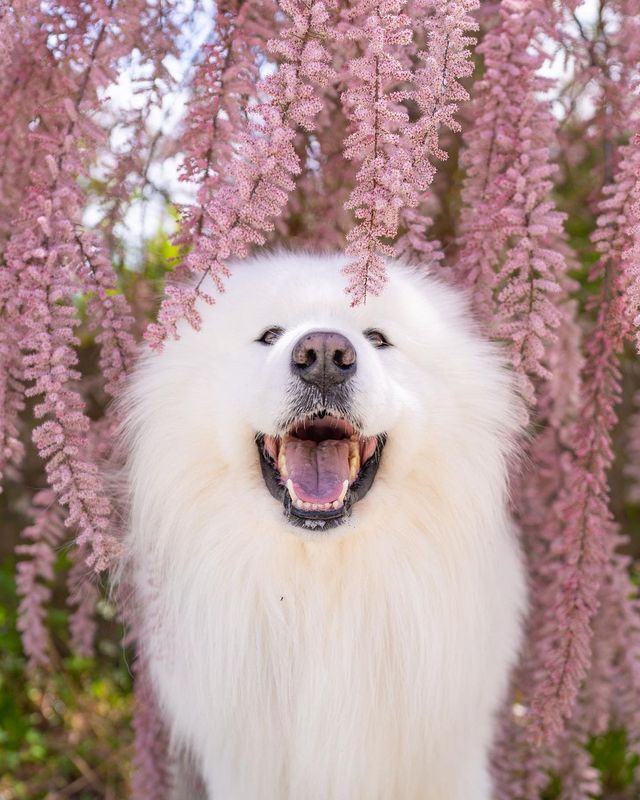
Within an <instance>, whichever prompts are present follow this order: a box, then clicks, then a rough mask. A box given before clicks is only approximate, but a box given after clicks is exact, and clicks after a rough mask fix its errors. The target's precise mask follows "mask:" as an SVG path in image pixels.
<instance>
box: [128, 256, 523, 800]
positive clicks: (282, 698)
mask: <svg viewBox="0 0 640 800" xmlns="http://www.w3.org/2000/svg"><path fill="white" fill-rule="evenodd" d="M345 263H346V260H345V258H344V257H342V256H335V257H327V256H323V257H315V256H310V255H306V254H298V255H282V254H280V255H272V256H262V257H258V258H256V259H254V260H252V261H248V262H245V263H242V264H239V265H236V266H235V268H234V270H233V275H232V277H231V279H230V280H229V281H228V285H227V290H226V292H225V293H224V294H223V295H222V296H221V297H220V298H219V300H218V302H217V303H216V305H215V306H214V307H211V308H210V307H204V308H202V314H203V322H202V330H201V331H199V332H196V331H194V330H192V329H190V328H189V327H188V326H187V325H186V324H185V325H184V327H183V328H182V329H181V331H180V333H181V336H180V339H179V340H178V341H176V342H170V343H168V344H167V346H166V348H165V350H164V352H163V353H162V354H160V355H158V354H148V355H146V356H145V357H144V358H143V360H142V361H141V363H140V365H139V368H138V369H137V371H136V373H135V375H134V378H133V380H132V382H131V385H130V389H129V392H128V395H127V398H126V401H125V407H124V411H125V414H126V426H125V435H124V442H125V445H126V447H127V451H128V462H127V472H126V480H127V489H128V493H129V525H128V531H127V535H126V539H125V545H126V562H125V566H124V569H125V570H126V571H127V572H128V575H129V580H131V581H132V582H133V584H134V585H135V587H136V590H137V597H138V600H139V603H140V607H141V613H142V615H143V619H144V625H145V629H144V637H143V638H144V640H145V645H146V648H147V650H146V652H147V655H148V658H149V661H150V666H151V675H152V680H153V682H154V684H155V688H156V691H157V694H158V697H159V700H160V703H161V707H162V709H163V712H164V714H165V715H166V720H167V723H168V725H169V727H170V730H171V733H172V739H173V741H174V743H176V745H177V746H178V747H179V748H181V749H182V750H183V751H185V752H187V753H188V754H189V755H190V757H191V758H192V760H193V763H194V764H195V765H196V767H197V769H198V771H199V773H200V774H201V776H202V779H203V782H204V784H205V785H206V788H207V793H208V794H207V796H208V797H209V798H215V800H263V799H264V800H487V799H488V798H490V797H491V781H490V776H489V770H488V754H489V750H490V745H491V741H492V736H493V733H494V728H495V712H496V709H497V707H498V706H499V705H500V703H501V701H502V700H503V699H504V697H505V691H506V687H507V680H508V673H509V669H510V667H511V666H512V664H513V662H514V660H515V657H516V654H517V650H518V646H519V641H520V628H521V617H522V614H523V610H524V605H525V602H524V597H525V590H524V578H523V570H522V565H521V562H520V558H519V552H518V547H517V543H516V540H515V537H514V535H513V530H512V528H511V525H510V520H509V516H508V512H507V508H506V500H507V483H506V482H507V478H506V473H507V461H508V460H509V456H510V453H511V452H512V449H513V441H514V437H515V436H516V434H517V429H518V402H517V400H516V399H515V397H514V394H513V391H512V384H511V380H510V378H509V375H508V373H507V372H506V371H505V369H504V368H503V366H502V364H501V360H500V358H499V356H498V355H497V353H496V352H495V350H494V348H493V347H492V346H491V345H490V344H488V343H486V342H485V341H483V340H482V339H481V338H480V337H479V336H478V335H477V333H476V331H475V330H474V328H473V325H472V324H471V323H470V320H469V313H468V311H467V310H466V307H465V304H464V302H463V301H462V300H461V298H460V297H459V296H458V294H457V293H456V292H455V291H453V290H452V289H450V288H447V287H446V286H444V285H443V284H441V283H440V282H438V281H436V280H434V279H433V278H432V277H429V276H426V275H425V274H423V273H418V272H416V271H413V270H411V269H409V268H407V267H403V266H400V265H398V264H390V265H389V281H388V284H387V285H386V286H385V288H384V291H383V292H382V294H381V295H380V296H379V297H369V298H367V302H366V304H365V305H361V306H359V307H356V308H352V307H350V306H349V303H348V300H347V298H346V296H345V294H344V291H343V287H344V276H343V275H342V274H341V268H342V267H343V266H344V265H345Z"/></svg>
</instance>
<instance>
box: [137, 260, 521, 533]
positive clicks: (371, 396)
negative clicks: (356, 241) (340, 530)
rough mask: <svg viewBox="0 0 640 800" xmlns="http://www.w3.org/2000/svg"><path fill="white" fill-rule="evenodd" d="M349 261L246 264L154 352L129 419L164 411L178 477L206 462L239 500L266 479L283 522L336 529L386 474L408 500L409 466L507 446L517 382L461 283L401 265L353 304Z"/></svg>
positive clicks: (215, 480) (434, 469) (425, 467)
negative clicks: (195, 319)
mask: <svg viewBox="0 0 640 800" xmlns="http://www.w3.org/2000/svg"><path fill="white" fill-rule="evenodd" d="M346 263H347V262H346V259H345V258H344V257H338V256H332V257H314V256H309V255H294V254H287V255H283V254H278V255H272V256H262V257H260V258H257V259H254V260H252V261H248V262H246V263H242V264H238V265H237V266H236V267H235V268H234V270H233V274H232V277H231V279H230V280H229V282H228V284H227V290H226V291H225V293H224V294H223V295H222V296H220V298H219V300H218V301H217V302H216V305H215V306H214V307H211V308H208V307H205V308H204V309H203V324H202V330H201V331H193V330H191V329H189V328H188V327H187V326H186V325H185V326H184V327H183V328H182V329H181V331H180V332H181V337H180V339H179V340H178V341H177V342H171V343H169V344H168V345H167V347H166V349H165V351H164V353H163V354H162V355H160V356H158V355H151V356H149V357H148V359H147V361H146V363H145V365H144V366H143V367H142V369H141V370H140V379H139V380H138V381H137V383H136V388H135V394H136V395H137V399H138V401H139V402H138V403H137V406H136V407H137V411H136V412H135V413H134V416H135V415H136V414H137V417H138V423H139V425H144V424H145V423H144V421H143V419H142V418H143V416H146V418H147V423H149V421H150V419H151V418H152V417H159V419H160V420H164V422H162V423H161V424H162V425H163V427H164V430H165V439H164V443H165V446H166V452H167V454H168V455H167V458H168V459H169V463H171V460H172V459H173V462H174V463H175V465H176V467H175V468H176V470H177V471H179V472H180V475H179V479H180V480H188V475H187V473H188V472H189V471H190V472H191V475H192V478H193V480H194V481H196V482H198V481H199V480H202V479H203V475H202V474H201V473H203V472H204V473H205V475H206V476H208V479H209V481H210V486H211V487H214V486H215V487H218V488H220V487H224V493H225V496H226V497H227V499H229V498H231V499H233V497H234V496H236V497H237V499H236V502H237V503H238V504H240V505H241V504H244V503H247V502H251V497H252V496H254V495H252V494H251V493H250V492H247V491H245V490H246V488H247V487H248V486H249V485H251V486H252V487H254V486H255V484H256V481H258V482H259V485H260V486H261V491H262V492H264V493H265V495H264V496H265V497H268V498H269V503H270V504H271V507H272V509H273V510H276V509H277V510H278V514H279V515H280V518H281V519H282V521H283V524H293V525H294V526H296V528H297V529H300V528H303V529H305V530H306V531H310V532H326V531H329V530H331V529H333V528H335V527H336V526H338V525H340V524H341V523H342V522H344V521H345V520H346V519H348V518H352V520H353V522H354V524H357V521H358V518H359V515H361V513H362V512H361V511H360V509H361V508H365V506H367V505H369V507H370V506H371V503H372V502H373V500H372V499H371V498H374V499H375V494H376V488H377V486H378V484H381V485H384V486H385V487H386V488H387V490H388V493H387V501H389V500H390V498H393V497H394V496H397V497H398V502H401V498H402V497H403V496H406V494H407V493H406V491H403V487H404V486H405V484H406V482H407V481H409V480H411V479H412V475H413V476H415V475H416V474H419V475H421V476H425V475H426V476H427V480H429V477H428V476H429V475H431V476H432V479H433V482H434V485H435V483H437V480H438V477H439V475H440V474H441V473H442V472H443V471H449V470H450V469H451V461H452V458H453V459H456V458H458V461H460V459H462V461H464V459H465V455H466V454H467V453H471V452H472V451H473V450H475V458H476V460H477V459H478V458H479V459H480V460H479V462H478V464H482V458H483V455H482V453H481V452H478V448H480V450H482V448H485V453H486V454H487V455H486V457H488V452H489V450H488V449H486V448H488V447H489V444H488V443H489V441H491V442H492V447H493V445H494V444H495V440H496V434H498V433H500V432H502V434H501V435H502V440H503V441H504V443H505V446H506V444H507V442H508V440H509V438H510V434H511V432H512V431H513V430H514V428H515V422H514V413H513V411H514V407H513V402H512V393H511V391H510V388H509V383H510V381H509V379H508V377H507V375H506V373H505V371H504V370H503V369H502V367H501V365H500V362H499V359H498V358H497V357H496V354H495V352H494V351H493V349H492V348H491V346H490V345H488V344H486V343H485V342H483V341H482V340H481V339H480V338H479V337H478V336H477V335H476V333H475V332H474V330H473V327H472V325H471V324H470V320H469V314H468V312H467V311H466V308H465V305H464V302H463V301H462V300H461V298H460V296H459V295H458V293H456V292H454V291H453V290H451V289H449V288H447V287H446V286H444V285H443V284H441V283H439V282H438V281H435V280H434V279H432V278H429V277H428V276H425V275H424V274H419V273H417V272H416V271H414V270H411V269H409V268H407V267H403V266H400V265H397V264H391V265H389V281H388V283H387V285H386V286H385V288H384V290H383V292H382V294H381V295H380V296H370V297H368V298H367V301H366V303H365V304H363V305H360V306H358V307H351V306H350V305H349V301H348V298H347V296H346V295H345V293H344V283H345V278H344V275H343V274H342V272H341V269H342V267H343V266H344V265H345V264H346ZM154 385H155V386H156V387H157V391H158V392H159V394H158V396H157V398H156V403H155V409H154V402H153V400H152V395H153V393H154V391H155V389H154ZM145 409H146V410H145ZM149 424H151V423H149ZM156 427H157V426H156ZM499 429H500V430H499ZM158 430H159V429H158ZM142 436H144V434H142ZM156 438H157V439H158V441H157V442H156V449H155V452H156V454H158V457H159V454H160V453H161V452H162V442H161V441H160V438H159V432H158V434H157V435H156ZM498 438H499V437H498ZM140 441H141V443H142V439H140ZM494 450H495V447H494ZM150 458H151V457H150ZM472 460H473V459H472ZM169 468H170V467H169ZM471 468H472V467H471V466H470V465H469V469H471ZM483 468H484V467H483ZM486 468H487V469H493V468H494V465H493V464H487V465H486ZM448 480H449V482H450V481H451V476H449V478H448ZM458 480H464V477H463V475H459V476H458ZM203 491H204V489H203ZM389 492H391V494H389ZM394 492H395V495H394ZM463 494H464V487H462V494H461V496H463ZM365 498H366V502H363V501H364V500H365ZM361 504H362V505H361Z"/></svg>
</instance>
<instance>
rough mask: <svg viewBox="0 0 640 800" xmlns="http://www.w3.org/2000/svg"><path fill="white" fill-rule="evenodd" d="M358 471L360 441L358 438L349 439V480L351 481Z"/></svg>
mask: <svg viewBox="0 0 640 800" xmlns="http://www.w3.org/2000/svg"><path fill="white" fill-rule="evenodd" d="M359 471H360V442H359V441H358V439H354V438H351V439H350V440H349V482H350V483H353V481H354V480H355V479H356V475H357V474H358V472H359Z"/></svg>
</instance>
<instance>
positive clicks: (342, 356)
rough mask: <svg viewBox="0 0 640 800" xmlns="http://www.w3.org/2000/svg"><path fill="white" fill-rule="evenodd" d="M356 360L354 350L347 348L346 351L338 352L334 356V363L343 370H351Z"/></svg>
mask: <svg viewBox="0 0 640 800" xmlns="http://www.w3.org/2000/svg"><path fill="white" fill-rule="evenodd" d="M355 360H356V353H355V350H354V349H353V348H351V347H350V348H347V349H346V350H336V351H335V353H334V354H333V361H334V363H335V364H337V365H338V366H339V367H341V368H342V369H349V367H351V366H352V365H353V364H355Z"/></svg>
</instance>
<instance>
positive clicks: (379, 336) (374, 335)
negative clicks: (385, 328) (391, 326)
mask: <svg viewBox="0 0 640 800" xmlns="http://www.w3.org/2000/svg"><path fill="white" fill-rule="evenodd" d="M364 335H365V336H366V338H367V339H368V340H369V341H370V342H371V344H372V345H373V346H374V347H391V342H390V341H389V340H388V339H387V337H386V336H385V335H384V333H382V331H377V330H375V328H368V329H367V330H366V331H364Z"/></svg>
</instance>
